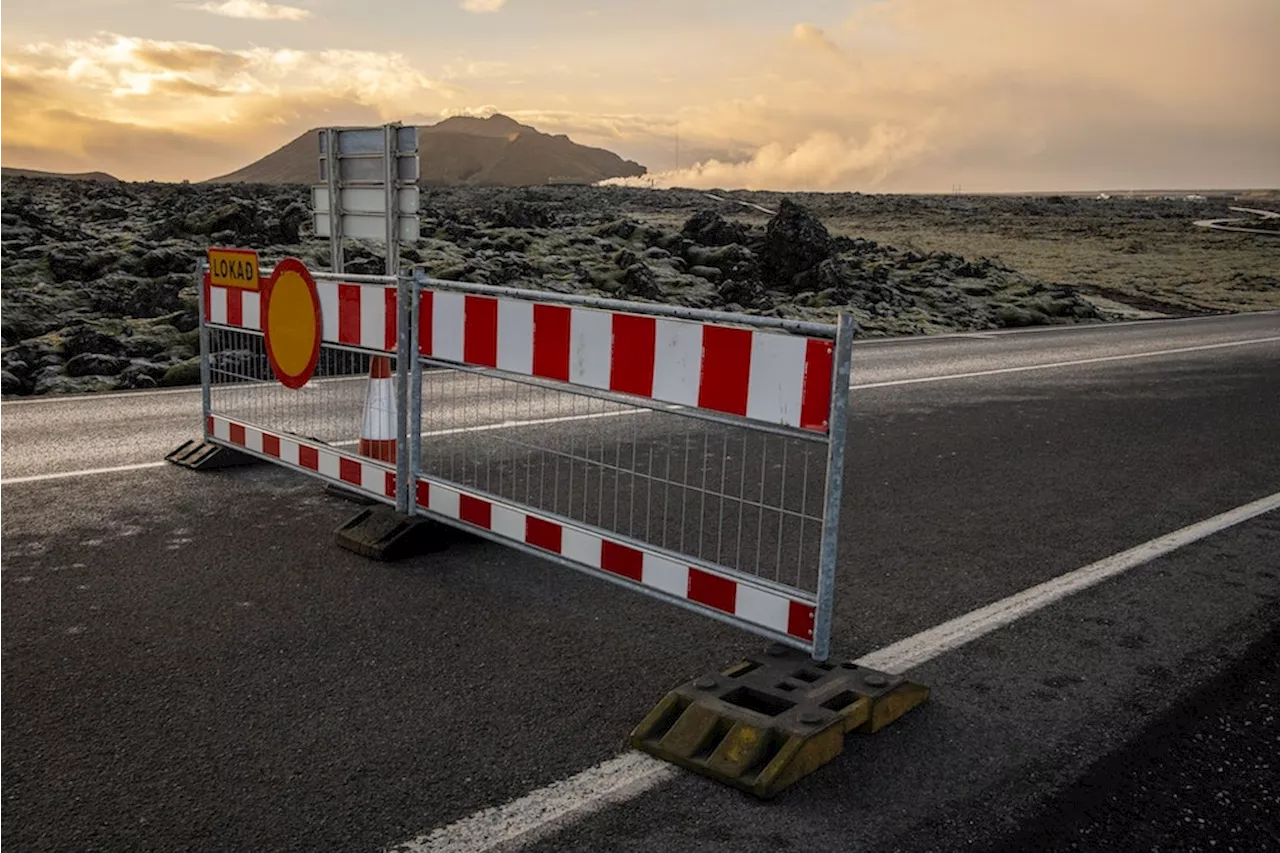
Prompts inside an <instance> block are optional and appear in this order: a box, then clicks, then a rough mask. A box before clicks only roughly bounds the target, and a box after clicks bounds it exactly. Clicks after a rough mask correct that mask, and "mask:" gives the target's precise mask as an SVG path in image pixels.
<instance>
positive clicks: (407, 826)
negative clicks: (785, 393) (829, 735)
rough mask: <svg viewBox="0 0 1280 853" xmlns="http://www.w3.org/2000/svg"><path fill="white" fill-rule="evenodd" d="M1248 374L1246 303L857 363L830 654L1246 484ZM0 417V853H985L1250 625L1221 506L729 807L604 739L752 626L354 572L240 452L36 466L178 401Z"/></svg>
mask: <svg viewBox="0 0 1280 853" xmlns="http://www.w3.org/2000/svg"><path fill="white" fill-rule="evenodd" d="M1277 365H1280V315H1277V314H1274V313H1271V314H1256V315H1248V316H1240V317H1217V318H1200V319H1193V320H1181V321H1152V322H1142V323H1134V324H1121V325H1115V326H1098V327H1086V328H1073V329H1046V330H1035V331H1025V332H1016V333H995V334H982V335H960V336H951V337H947V338H937V339H920V340H891V341H873V342H866V343H861V344H859V345H858V346H857V347H856V349H855V371H854V380H853V386H854V388H853V390H852V392H851V393H852V397H851V400H852V407H851V408H852V411H851V414H850V425H851V429H852V431H851V433H850V435H851V442H852V443H851V445H850V459H849V462H848V470H847V474H848V476H847V483H848V489H847V493H846V496H845V505H844V513H843V517H842V527H841V534H842V550H841V560H840V573H839V587H838V589H839V600H838V605H837V613H836V621H835V627H834V635H833V645H834V648H835V649H836V653H837V654H838V655H841V656H847V657H858V656H864V655H873V656H874V653H875V652H876V651H877V650H882V649H885V648H886V647H892V646H893V644H895V643H898V642H899V641H902V640H904V638H910V637H913V636H918V635H921V632H927V631H928V630H929V629H931V628H934V627H935V626H938V625H940V624H942V623H945V622H947V621H948V620H954V619H958V618H964V617H965V616H966V614H970V613H972V612H973V611H975V610H977V609H979V608H982V607H984V606H986V605H989V604H991V603H992V602H996V601H1000V600H1002V599H1007V598H1009V597H1011V596H1018V595H1019V594H1021V593H1022V592H1023V591H1025V590H1027V589H1029V588H1032V587H1035V586H1036V585H1037V584H1043V583H1046V582H1050V581H1053V580H1054V579H1055V578H1060V577H1062V576H1065V575H1068V573H1071V572H1075V571H1077V570H1080V569H1081V568H1082V567H1088V566H1091V565H1098V564H1099V563H1100V561H1106V560H1107V559H1108V558H1110V557H1112V555H1116V554H1119V553H1121V552H1124V551H1126V550H1127V549H1131V548H1134V547H1135V546H1138V545H1142V544H1143V543H1147V542H1149V541H1151V540H1156V539H1158V538H1160V537H1162V536H1165V535H1166V534H1169V533H1171V532H1174V531H1179V530H1182V529H1184V528H1187V527H1188V525H1194V524H1197V523H1198V522H1203V521H1204V520H1206V519H1209V518H1212V517H1218V516H1221V515H1222V514H1230V513H1231V512H1232V511H1233V510H1236V509H1237V508H1239V507H1242V506H1246V505H1251V504H1253V502H1257V501H1259V500H1260V499H1267V498H1269V497H1271V498H1273V497H1274V496H1275V495H1276V494H1277V493H1280V454H1277V453H1276V452H1275V436H1276V435H1280V406H1277V405H1276V403H1275V401H1276V400H1277V399H1280V367H1278V366H1277ZM355 395H356V397H358V396H359V391H355ZM0 418H2V419H3V433H2V438H3V441H4V445H5V453H4V458H3V472H2V474H0V478H2V479H3V485H4V487H5V489H4V496H5V498H6V501H5V510H6V511H5V513H4V515H3V555H4V559H3V575H2V581H3V593H4V596H3V617H4V624H5V631H4V637H3V651H4V664H5V665H4V671H3V702H4V708H5V711H6V713H5V715H4V721H3V734H4V735H5V747H6V749H5V751H4V758H3V762H4V791H3V798H4V802H3V805H4V812H5V821H4V828H3V842H4V843H5V844H6V845H9V844H12V845H13V846H14V847H15V849H24V850H27V849H30V850H98V849H122V848H128V849H178V848H180V849H184V850H223V849H258V850H313V849H343V850H384V849H392V848H395V847H397V846H400V847H401V849H407V850H465V849H473V850H474V849H480V850H485V849H499V848H497V847H495V846H494V844H495V842H498V841H502V840H503V839H506V840H507V841H508V842H509V843H507V845H506V847H505V848H503V849H531V850H548V851H549V850H582V851H588V850H600V849H617V850H636V851H641V850H643V851H650V850H680V849H689V848H690V847H691V846H696V847H697V848H698V849H704V850H716V851H718V850H724V851H729V850H742V849H753V850H754V849H769V850H789V849H794V850H862V849H877V850H879V849H901V850H932V849H939V850H943V849H957V848H960V847H965V846H968V847H973V848H974V849H985V848H987V847H998V846H999V844H1000V843H1001V841H1002V839H1009V838H1015V839H1016V838H1017V837H1018V836H1017V833H1018V832H1021V831H1024V830H1025V829H1026V826H1027V823H1028V821H1030V820H1033V819H1034V818H1035V817H1036V816H1037V815H1039V814H1040V813H1041V811H1042V809H1044V808H1046V807H1050V806H1052V805H1053V804H1054V803H1055V802H1058V799H1057V798H1058V797H1060V796H1067V795H1068V794H1069V792H1070V790H1071V786H1072V785H1073V784H1074V783H1075V782H1076V780H1077V779H1080V778H1082V777H1085V778H1087V777H1088V774H1089V773H1090V770H1091V768H1092V767H1093V766H1094V765H1095V764H1096V763H1097V762H1099V761H1102V760H1105V759H1106V757H1107V756H1108V755H1109V754H1111V753H1112V752H1113V751H1114V750H1116V749H1120V748H1123V747H1125V745H1126V744H1130V743H1137V742H1141V737H1142V736H1143V734H1144V732H1146V731H1147V729H1148V728H1150V727H1152V726H1156V725H1158V723H1159V722H1160V721H1161V720H1163V719H1165V717H1166V716H1167V715H1168V714H1170V713H1176V712H1177V704H1178V702H1179V700H1180V699H1182V698H1183V697H1186V696H1190V695H1192V694H1193V693H1194V692H1195V691H1196V690H1198V689H1201V688H1202V687H1203V686H1204V685H1206V684H1213V683H1214V679H1215V678H1217V677H1219V676H1220V675H1221V673H1223V672H1224V671H1226V670H1228V669H1229V668H1230V667H1231V666H1232V665H1233V662H1234V661H1235V660H1236V659H1238V658H1241V657H1242V656H1244V655H1245V654H1246V651H1247V650H1248V649H1249V648H1250V647H1251V646H1253V645H1255V644H1257V643H1259V642H1261V641H1262V640H1263V638H1264V637H1265V636H1266V635H1267V634H1268V632H1269V631H1270V630H1271V629H1273V628H1274V626H1275V625H1276V624H1277V623H1278V622H1280V512H1277V511H1274V510H1272V511H1264V512H1258V513H1257V514H1254V515H1252V516H1248V514H1247V513H1246V514H1245V515H1237V516H1234V517H1233V520H1232V521H1231V522H1230V523H1229V524H1228V523H1227V522H1224V523H1223V526H1222V529H1220V530H1218V531H1217V532H1214V533H1213V534H1212V535H1208V536H1206V537H1204V538H1200V539H1198V540H1197V541H1195V542H1193V543H1191V544H1187V545H1185V546H1184V547H1178V548H1176V549H1173V550H1169V551H1167V552H1166V553H1163V554H1162V556H1159V557H1157V558H1155V559H1153V560H1150V561H1148V562H1145V563H1141V564H1135V565H1133V566H1132V567H1129V568H1128V570H1126V571H1124V572H1122V573H1119V574H1117V575H1115V576H1113V577H1110V579H1108V580H1105V581H1103V582H1101V583H1098V584H1096V585H1094V586H1091V587H1089V588H1088V589H1084V590H1083V591H1079V592H1077V593H1075V594H1073V595H1071V596H1069V597H1065V598H1062V599H1060V600H1057V601H1056V602H1054V603H1052V604H1050V605H1049V606H1046V607H1043V608H1041V609H1034V608H1032V609H1028V610H1026V612H1025V613H1022V614H1021V616H1020V618H1018V619H1017V620H1016V621H1014V622H1013V623H1012V624H1010V625H1008V626H1006V627H1003V628H1001V629H999V630H996V631H994V632H992V633H989V634H986V635H984V636H975V637H972V638H970V639H969V641H967V642H964V643H963V644H961V645H958V646H957V647H955V648H951V649H949V650H946V651H944V652H936V648H935V650H934V652H933V653H930V654H932V656H929V655H928V654H926V655H925V656H924V657H923V658H922V659H921V660H922V662H921V663H919V664H918V665H917V666H915V667H914V668H912V669H911V670H910V672H911V675H912V677H913V678H916V679H917V680H920V681H923V682H924V683H927V684H929V685H930V686H931V687H932V688H933V690H934V694H933V697H932V699H931V701H930V702H929V703H928V704H927V705H926V706H924V707H922V708H920V709H918V710H917V711H914V712H912V713H911V714H910V715H909V716H908V717H906V718H904V719H903V720H901V721H899V722H898V723H896V724H894V725H893V726H892V727H890V728H888V729H886V730H884V731H883V732H881V733H879V734H877V735H875V736H873V737H863V738H857V737H855V738H852V739H850V740H849V741H848V743H847V746H846V750H845V753H844V754H843V755H842V756H841V757H840V758H839V759H838V760H837V761H836V762H834V763H833V764H831V765H829V766H827V767H826V768H824V769H823V770H821V771H820V772H818V773H817V774H815V775H814V776H812V777H810V778H809V779H806V780H804V781H802V782H801V783H799V784H798V785H797V786H795V787H794V788H792V789H791V790H790V791H788V792H787V793H786V794H784V795H783V797H782V798H781V799H779V800H778V801H777V802H775V803H772V804H770V805H767V806H765V805H761V804H760V803H758V802H756V801H754V800H752V799H750V798H748V797H746V796H743V795H741V794H738V793H736V792H733V791H731V790H729V789H727V788H724V787H722V786H720V785H717V784H715V783H712V782H709V781H707V780H704V779H701V778H698V777H695V776H691V775H687V774H684V773H679V772H674V771H668V770H666V769H665V765H662V766H661V768H660V769H657V770H655V769H654V764H653V763H646V762H644V761H639V760H637V759H636V758H635V757H634V756H632V755H629V754H628V752H627V750H626V749H625V737H626V734H627V732H628V731H629V730H630V728H631V727H632V726H634V724H635V723H636V722H637V721H638V720H639V719H640V718H641V717H642V716H643V715H644V713H645V712H646V711H647V710H648V708H649V707H650V706H651V705H652V704H653V703H654V702H655V701H656V700H657V699H658V698H660V697H661V696H662V695H663V693H664V692H665V691H666V690H668V689H669V688H671V687H672V686H674V685H676V684H678V683H679V682H681V681H683V680H685V679H687V678H689V677H692V676H694V675H697V674H700V673H702V672H704V671H706V670H708V669H710V668H713V667H719V666H723V665H726V664H728V663H731V662H733V661H734V660H735V659H736V658H737V656H739V655H740V654H742V653H743V652H746V651H750V650H755V649H758V648H759V646H760V642H759V641H757V640H756V639H755V638H753V637H751V636H750V635H748V634H744V633H742V632H740V631H738V630H735V629H733V628H729V627H725V626H722V625H719V624H717V623H714V622H712V621H710V620H707V619H705V618H702V617H699V616H698V615H696V614H692V613H687V612H684V611H681V610H678V609H676V608H672V607H670V606H669V605H664V604H662V603H660V602H655V601H650V600H648V599H644V598H641V597H637V596H636V595H634V594H633V593H629V592H627V591H625V590H622V589H619V588H615V587H613V586H612V585H610V584H604V583H601V582H599V581H598V580H595V579H592V578H589V577H585V576H580V575H578V574H577V573H573V572H568V571H566V570H564V569H562V568H559V567H557V566H554V565H551V564H548V563H546V562H543V561H539V560H536V559H533V558H530V557H526V556H524V555H522V554H519V553H516V552H513V551H510V550H508V549H504V548H501V547H498V546H494V545H491V544H483V543H457V544H455V545H454V546H453V547H450V548H449V549H448V550H445V551H441V552H437V553H434V554H431V555H428V556H424V557H421V558H417V559H413V560H408V561H405V562H403V563H397V564H394V565H382V564H374V563H369V562H366V561H363V560H361V559H359V558H357V557H355V556H354V555H351V554H349V553H347V552H345V551H341V550H338V549H336V548H335V547H334V546H333V545H332V530H333V528H334V526H335V525H337V524H338V523H340V522H341V521H343V520H345V519H346V518H347V517H349V516H350V515H351V513H352V507H351V506H350V505H349V504H345V503H343V502H341V501H338V500H336V499H334V498H331V497H329V496H327V495H325V494H324V493H323V492H322V491H321V490H320V489H319V488H318V486H317V484H316V483H315V481H313V480H309V479H306V478H304V477H302V476H300V475H296V474H293V473H290V472H287V471H284V470H281V469H277V468H273V467H270V466H263V467H252V468H244V469H231V470H225V471H220V472H209V473H204V474H196V473H193V472H188V471H184V470H180V469H177V468H174V467H172V466H165V465H160V466H156V467H137V468H129V469H127V470H118V471H114V472H110V473H100V474H87V475H78V476H62V475H67V474H72V473H74V472H77V471H83V470H86V469H100V468H112V467H119V466H152V465H153V463H155V461H156V460H157V459H158V458H159V457H160V456H162V455H163V453H164V452H166V451H167V450H169V449H171V448H172V447H173V446H174V445H176V444H178V443H179V442H180V441H181V440H183V439H185V438H189V437H191V436H193V435H194V434H195V433H196V431H197V425H198V419H199V394H198V392H194V391H186V390H182V391H175V392H161V393H139V394H128V395H103V396H99V397H80V398H59V399H50V400H38V401H30V402H28V401H21V402H5V403H4V404H3V407H2V408H0ZM597 427H598V422H593V421H581V422H566V423H561V424H552V425H547V426H546V428H548V429H552V428H554V429H561V430H569V429H583V430H591V429H595V428H597ZM1246 516H1247V517H1246ZM1240 519H1243V520H1240ZM565 780H568V781H567V782H566V781H565ZM1271 790H1272V791H1274V790H1275V789H1274V787H1273V788H1272V789H1271ZM605 792H607V793H608V795H607V796H603V794H604V793H605ZM1064 792H1065V793H1064ZM512 802H514V803H515V805H514V806H509V807H506V808H505V809H503V808H497V809H495V807H503V806H504V804H508V803H512ZM566 804H568V805H566ZM558 815H559V817H558V818H557V816H558ZM1245 831H1246V832H1248V833H1252V835H1246V836H1245V837H1246V838H1247V839H1248V840H1251V841H1254V842H1256V843H1255V844H1254V846H1253V847H1252V848H1249V847H1247V846H1246V847H1244V848H1240V847H1237V848H1236V849H1267V848H1266V843H1267V840H1266V839H1267V836H1266V835H1265V831H1264V828H1263V827H1262V825H1261V823H1260V822H1255V825H1252V826H1250V825H1247V823H1246V825H1245ZM1206 845H1207V841H1206ZM1085 849H1088V848H1087V847H1086V848H1085ZM1219 849H1226V848H1225V847H1219Z"/></svg>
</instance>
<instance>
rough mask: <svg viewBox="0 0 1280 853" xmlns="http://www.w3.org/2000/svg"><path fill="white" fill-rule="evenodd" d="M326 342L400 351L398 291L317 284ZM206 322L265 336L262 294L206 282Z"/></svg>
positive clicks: (352, 285) (372, 287) (325, 282)
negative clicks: (397, 346)
mask: <svg viewBox="0 0 1280 853" xmlns="http://www.w3.org/2000/svg"><path fill="white" fill-rule="evenodd" d="M316 293H317V294H318V295H319V297H320V320H321V341H323V342H324V343H326V344H342V345H345V346H351V347H359V348H361V349H367V350H374V351H377V352H388V353H394V352H395V351H396V289H395V287H394V286H391V285H382V284H347V283H344V282H338V281H325V280H317V281H316ZM204 310H205V321H206V322H207V323H209V324H210V325H213V326H223V327H225V328H231V329H245V330H248V331H253V332H261V331H262V294H261V292H260V291H254V290H245V289H243V288H238V287H219V286H218V285H215V284H211V283H210V282H209V277H208V276H207V275H206V276H205V281H204Z"/></svg>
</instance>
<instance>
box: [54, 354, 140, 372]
mask: <svg viewBox="0 0 1280 853" xmlns="http://www.w3.org/2000/svg"><path fill="white" fill-rule="evenodd" d="M128 366H129V359H127V358H120V357H118V356H114V355H101V354H100V353H92V352H86V353H81V354H80V355H77V356H75V357H74V358H69V359H67V365H66V368H65V369H66V372H67V375H68V376H115V375H116V374H118V373H120V371H122V370H124V369H125V368H126V367H128Z"/></svg>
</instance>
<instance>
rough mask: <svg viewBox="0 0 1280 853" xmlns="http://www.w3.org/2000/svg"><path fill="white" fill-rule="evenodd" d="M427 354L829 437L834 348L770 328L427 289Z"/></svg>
mask: <svg viewBox="0 0 1280 853" xmlns="http://www.w3.org/2000/svg"><path fill="white" fill-rule="evenodd" d="M419 312H420V313H419V317H420V320H419V324H418V351H419V353H420V354H421V355H424V356H427V357H429V358H433V359H439V360H441V361H447V362H455V363H459V364H468V365H474V366H477V367H492V368H496V369H498V370H505V371H509V372H511V373H519V374H523V375H526V376H538V377H542V378H545V379H557V380H560V381H562V382H569V383H573V384H576V385H584V386H587V387H590V388H599V389H604V390H608V391H614V392H618V393H622V394H632V395H636V396H640V397H647V398H650V399H653V400H658V401H661V402H664V403H676V404H679V405H682V406H689V407H696V408H701V409H709V410H712V411H716V412H723V413H726V414H732V415H740V416H742V417H745V418H748V419H750V420H755V421H762V422H766V423H770V424H781V425H784V426H790V427H798V428H800V429H808V430H814V431H817V432H822V433H825V432H826V431H827V429H828V427H829V423H828V421H829V418H830V409H831V371H832V363H833V362H832V342H831V341H828V340H821V339H818V338H806V337H801V336H798V335H790V334H785V333H779V332H771V331H765V330H761V329H745V328H735V327H732V326H722V325H716V324H713V323H702V322H694V321H689V320H675V319H666V318H662V317H653V316H645V315H641V314H627V313H622V312H617V311H604V310H599V309H595V308H579V307H576V306H575V307H571V306H567V305H554V304H550V303H539V302H530V301H525V300H522V299H507V298H498V297H492V296H480V295H475V294H462V293H454V292H451V291H445V290H424V291H423V293H422V301H421V305H420V308H419Z"/></svg>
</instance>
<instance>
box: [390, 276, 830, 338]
mask: <svg viewBox="0 0 1280 853" xmlns="http://www.w3.org/2000/svg"><path fill="white" fill-rule="evenodd" d="M414 283H415V284H417V285H418V286H419V287H422V288H433V289H438V290H452V291H456V292H458V293H474V294H477V295H481V296H505V297H509V298H512V299H527V300H531V301H535V302H555V303H559V304H563V305H580V306H582V307H583V308H600V309H602V310H605V311H624V312H627V313H629V314H646V315H651V316H655V317H672V318H675V319H678V320H695V321H698V322H702V323H722V324H724V325H728V326H748V327H751V328H757V329H777V330H780V331H784V332H791V333H793V334H797V335H804V336H806V337H810V338H824V339H829V340H835V337H836V327H835V326H831V325H827V324H825V323H811V322H808V321H805V320H785V319H783V318H781V317H758V316H755V315H748V314H731V313H729V312H727V311H711V310H708V309H705V308H684V307H681V306H678V305H662V304H659V303H654V302H630V301H626V300H622V299H607V298H604V297H599V296H582V295H580V294H575V293H558V292H557V291H554V290H529V289H527V288H519V287H499V286H497V285H492V284H474V283H471V282H465V281H450V280H448V279H442V278H431V277H430V276H427V275H425V274H422V271H421V270H414Z"/></svg>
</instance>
